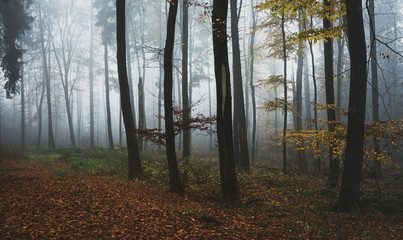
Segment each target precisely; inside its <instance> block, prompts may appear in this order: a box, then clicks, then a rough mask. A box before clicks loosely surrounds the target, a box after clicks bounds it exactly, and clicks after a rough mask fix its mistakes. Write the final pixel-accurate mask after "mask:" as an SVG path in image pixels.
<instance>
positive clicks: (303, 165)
mask: <svg viewBox="0 0 403 240" xmlns="http://www.w3.org/2000/svg"><path fill="white" fill-rule="evenodd" d="M298 18H299V21H300V22H299V32H302V24H303V23H302V22H301V21H302V19H301V16H299V17H298ZM303 51H304V49H303V45H302V42H301V43H299V45H298V60H297V61H298V64H297V79H296V80H297V81H296V93H297V98H296V100H297V114H296V120H297V121H296V126H297V131H301V130H302V75H303V67H304V52H303ZM303 145H304V139H303V138H301V147H303ZM297 156H298V160H297V161H298V168H299V170H300V171H301V172H303V173H306V171H307V168H308V164H307V160H306V157H305V150H298V153H297Z"/></svg>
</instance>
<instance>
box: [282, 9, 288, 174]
mask: <svg viewBox="0 0 403 240" xmlns="http://www.w3.org/2000/svg"><path fill="white" fill-rule="evenodd" d="M284 22H285V18H284V13H283V14H282V15H281V33H282V37H283V62H284V82H283V88H284V123H283V172H284V173H286V172H287V141H286V137H287V115H288V114H287V111H288V103H287V49H286V38H285V37H286V36H285V30H284Z"/></svg>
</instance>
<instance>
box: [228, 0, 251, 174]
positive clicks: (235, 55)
mask: <svg viewBox="0 0 403 240" xmlns="http://www.w3.org/2000/svg"><path fill="white" fill-rule="evenodd" d="M238 21H239V17H238V13H237V0H231V35H232V60H233V63H232V64H233V74H234V75H233V79H234V93H235V96H234V106H235V110H234V111H236V113H237V114H234V116H235V117H236V118H237V124H236V126H234V128H238V136H236V135H235V138H237V137H238V139H237V140H238V141H234V142H239V146H235V149H236V151H237V150H238V149H239V153H240V164H241V167H242V168H243V169H244V170H246V171H248V170H249V169H250V163H249V150H248V133H247V127H246V119H245V103H244V96H243V87H242V72H241V53H240V50H239V34H238ZM234 122H235V121H234Z"/></svg>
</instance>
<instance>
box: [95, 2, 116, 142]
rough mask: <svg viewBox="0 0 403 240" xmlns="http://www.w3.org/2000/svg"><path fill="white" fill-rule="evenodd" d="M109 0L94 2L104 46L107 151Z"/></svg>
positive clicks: (109, 126) (110, 17) (109, 138)
mask: <svg viewBox="0 0 403 240" xmlns="http://www.w3.org/2000/svg"><path fill="white" fill-rule="evenodd" d="M111 3H112V1H110V0H96V1H95V2H94V4H95V7H96V8H97V9H98V10H99V11H98V14H97V22H96V25H97V26H99V27H101V28H102V45H103V46H104V66H105V96H106V118H107V127H108V140H109V149H110V150H113V149H114V145H113V136H112V118H111V104H110V100H109V64H108V45H109V44H111V41H112V37H113V36H112V34H111V33H113V26H114V24H113V23H112V19H113V13H114V9H113V6H112V5H111Z"/></svg>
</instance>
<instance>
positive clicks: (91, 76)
mask: <svg viewBox="0 0 403 240" xmlns="http://www.w3.org/2000/svg"><path fill="white" fill-rule="evenodd" d="M93 12H94V11H93V8H91V20H90V25H91V26H90V62H89V69H88V70H89V79H90V146H91V148H94V146H95V139H94V24H93V21H94V17H93Z"/></svg>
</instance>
